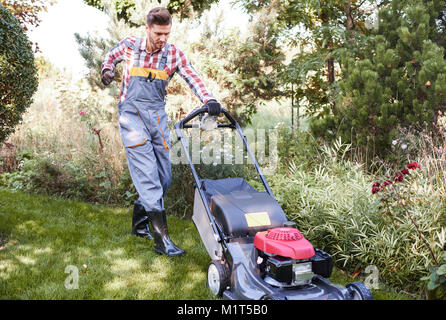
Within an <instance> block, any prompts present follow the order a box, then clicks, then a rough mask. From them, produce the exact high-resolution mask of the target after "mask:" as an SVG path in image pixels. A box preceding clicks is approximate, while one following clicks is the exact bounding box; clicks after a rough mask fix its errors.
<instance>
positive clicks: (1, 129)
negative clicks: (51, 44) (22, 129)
mask: <svg viewBox="0 0 446 320" xmlns="http://www.w3.org/2000/svg"><path fill="white" fill-rule="evenodd" d="M37 83H38V82H37V69H36V67H35V65H34V54H33V51H32V48H31V45H30V43H29V41H28V38H27V36H26V35H25V33H24V31H23V29H22V28H21V27H20V25H19V23H18V21H17V19H16V18H15V17H14V16H13V15H12V14H11V13H10V12H9V11H8V10H7V9H5V8H3V7H2V6H0V92H1V95H0V114H1V117H0V142H3V141H4V140H5V139H6V138H7V137H8V135H9V134H11V133H12V132H13V131H14V127H15V126H16V125H17V124H18V123H20V121H21V119H22V114H23V113H24V112H25V110H26V109H27V108H28V107H29V106H30V104H31V102H32V96H33V94H34V92H35V91H36V90H37Z"/></svg>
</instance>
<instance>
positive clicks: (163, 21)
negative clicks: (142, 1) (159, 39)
mask: <svg viewBox="0 0 446 320" xmlns="http://www.w3.org/2000/svg"><path fill="white" fill-rule="evenodd" d="M154 24H157V25H161V26H166V25H170V24H172V16H171V15H170V13H169V11H168V10H167V9H166V8H162V7H158V8H153V9H152V10H150V12H149V13H148V14H147V25H148V26H149V27H151V26H152V25H154Z"/></svg>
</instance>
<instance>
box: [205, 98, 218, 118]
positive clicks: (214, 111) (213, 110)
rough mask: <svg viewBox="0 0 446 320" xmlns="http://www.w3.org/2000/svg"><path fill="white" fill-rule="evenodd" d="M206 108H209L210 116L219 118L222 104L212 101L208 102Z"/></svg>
mask: <svg viewBox="0 0 446 320" xmlns="http://www.w3.org/2000/svg"><path fill="white" fill-rule="evenodd" d="M205 107H207V108H208V113H209V115H210V116H218V115H219V114H220V112H221V104H220V103H219V102H218V101H217V100H215V99H211V100H209V101H208V102H206V104H205Z"/></svg>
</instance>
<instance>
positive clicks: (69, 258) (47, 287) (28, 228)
mask: <svg viewBox="0 0 446 320" xmlns="http://www.w3.org/2000/svg"><path fill="white" fill-rule="evenodd" d="M130 223H131V209H130V208H126V209H124V208H111V207H106V206H98V205H91V204H86V203H82V202H75V201H67V200H62V199H55V198H49V197H44V196H37V195H28V194H22V193H12V192H10V191H7V190H0V299H165V300H171V299H196V300H198V299H214V297H213V295H212V294H211V293H210V291H209V290H208V289H207V287H206V269H207V265H208V263H209V257H208V255H207V252H206V250H205V248H204V246H203V244H202V243H201V240H200V238H199V235H198V232H197V231H196V229H195V227H194V225H193V223H192V221H190V220H183V219H179V218H175V217H170V216H169V217H168V225H169V231H170V235H171V238H172V239H173V240H174V242H175V243H177V244H178V245H179V246H180V247H181V248H183V249H185V250H186V255H185V256H183V257H175V258H168V257H166V256H160V255H157V254H155V253H154V251H153V242H152V241H147V240H144V239H140V238H137V237H134V236H131V235H130V232H129V231H130V227H131V226H130ZM67 266H75V267H77V268H78V271H79V281H78V289H67V288H66V286H65V281H66V279H67V277H69V276H71V275H72V274H70V273H69V272H68V271H67V273H65V270H66V268H67ZM331 280H332V281H333V282H335V283H340V284H344V285H345V284H346V283H348V282H352V281H353V280H352V279H351V278H349V277H347V276H345V275H343V274H342V273H341V272H340V271H338V270H335V271H334V274H333V277H332V279H331ZM376 293H378V295H376ZM374 294H375V296H376V298H378V299H408V298H409V297H407V296H404V295H400V294H396V293H393V292H390V291H385V290H380V291H378V292H374Z"/></svg>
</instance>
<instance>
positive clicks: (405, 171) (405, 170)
mask: <svg viewBox="0 0 446 320" xmlns="http://www.w3.org/2000/svg"><path fill="white" fill-rule="evenodd" d="M401 173H402V174H409V170H408V169H403V170H401Z"/></svg>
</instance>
